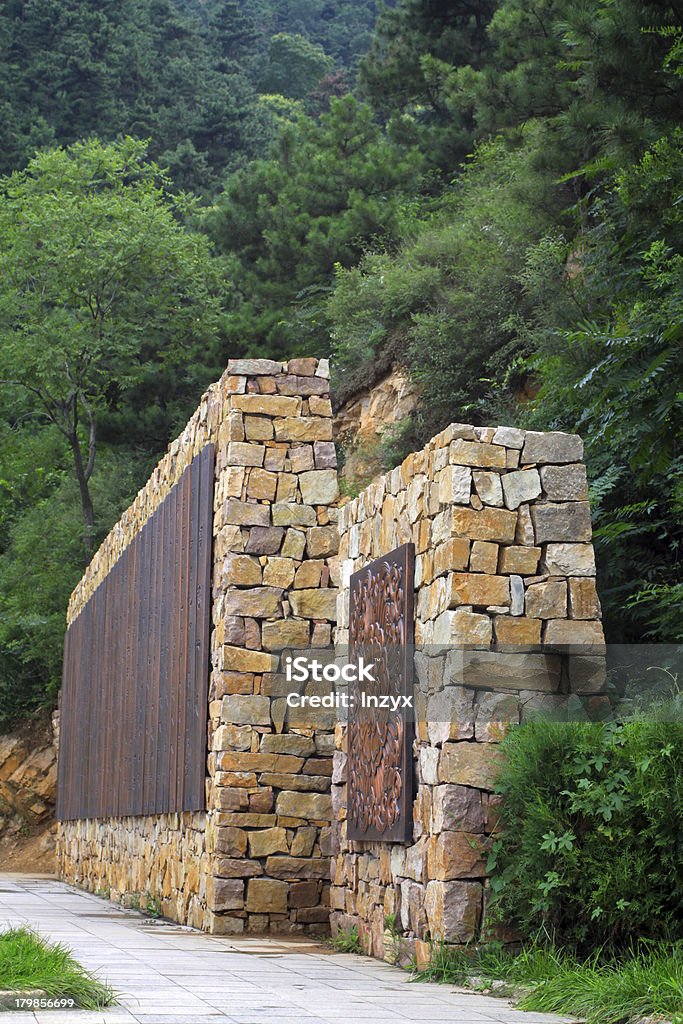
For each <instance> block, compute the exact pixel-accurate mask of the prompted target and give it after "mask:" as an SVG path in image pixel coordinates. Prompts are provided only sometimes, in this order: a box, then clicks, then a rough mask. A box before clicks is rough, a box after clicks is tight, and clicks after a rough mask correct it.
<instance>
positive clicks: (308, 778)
mask: <svg viewBox="0 0 683 1024" xmlns="http://www.w3.org/2000/svg"><path fill="white" fill-rule="evenodd" d="M261 783H262V785H264V786H274V787H275V788H276V789H286V790H293V791H294V792H297V793H329V791H330V778H329V776H328V775H291V774H287V773H286V772H264V773H263V775H262V776H261Z"/></svg>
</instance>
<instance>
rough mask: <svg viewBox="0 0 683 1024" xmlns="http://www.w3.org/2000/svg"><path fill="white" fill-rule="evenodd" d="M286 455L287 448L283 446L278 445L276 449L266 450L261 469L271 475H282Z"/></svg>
mask: <svg viewBox="0 0 683 1024" xmlns="http://www.w3.org/2000/svg"><path fill="white" fill-rule="evenodd" d="M286 455H287V446H286V445H284V444H281V445H278V446H277V447H276V448H272V447H271V448H266V457H265V459H264V460H263V468H264V469H268V470H270V471H271V472H272V473H282V471H283V469H284V468H285V458H286Z"/></svg>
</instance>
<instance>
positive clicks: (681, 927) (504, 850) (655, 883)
mask: <svg viewBox="0 0 683 1024" xmlns="http://www.w3.org/2000/svg"><path fill="white" fill-rule="evenodd" d="M662 717H663V716H662ZM504 749H505V751H506V754H507V758H506V763H505V765H504V767H503V768H502V770H501V773H500V776H499V783H498V791H499V792H500V793H501V794H502V795H503V796H504V798H505V802H504V808H503V812H502V819H501V829H502V832H501V836H500V838H498V839H497V840H496V842H495V843H494V845H493V849H492V852H491V857H490V863H489V868H490V869H491V870H492V872H493V877H492V880H491V886H492V891H493V901H492V912H493V916H494V917H498V918H500V919H504V920H505V921H506V922H507V923H509V924H512V925H513V926H516V927H518V928H519V929H520V930H521V932H522V934H523V935H525V936H530V935H533V934H535V933H538V932H539V930H541V931H543V932H545V933H546V934H550V935H553V936H554V937H555V938H556V940H557V941H558V942H561V943H566V944H569V945H571V946H572V947H574V948H575V949H577V950H579V951H581V950H593V949H595V948H596V947H597V946H607V947H612V948H621V947H624V946H627V945H628V944H629V943H630V942H633V941H636V940H639V939H651V938H652V939H654V938H657V939H662V938H667V939H671V940H680V939H683V875H681V871H680V856H681V820H682V818H683V781H682V779H683V724H682V723H681V722H680V720H678V721H677V720H673V721H670V720H669V721H667V720H661V721H660V720H656V719H655V718H652V719H650V720H648V719H645V718H634V719H633V720H630V721H628V722H626V723H624V724H622V725H618V724H615V723H608V724H594V723H584V722H582V723H551V722H545V721H543V722H541V721H537V722H533V723H529V724H528V725H526V726H524V727H521V728H519V729H515V730H513V731H512V732H511V733H510V734H509V735H508V737H507V738H506V740H505V742H504Z"/></svg>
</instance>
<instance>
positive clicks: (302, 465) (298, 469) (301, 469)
mask: <svg viewBox="0 0 683 1024" xmlns="http://www.w3.org/2000/svg"><path fill="white" fill-rule="evenodd" d="M289 461H290V464H291V467H292V473H305V472H306V471H307V470H310V469H315V462H314V459H313V445H311V444H299V445H296V446H295V447H293V448H290V449H289Z"/></svg>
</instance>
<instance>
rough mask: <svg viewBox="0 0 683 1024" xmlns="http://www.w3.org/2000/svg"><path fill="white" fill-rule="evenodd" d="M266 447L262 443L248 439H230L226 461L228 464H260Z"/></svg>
mask: <svg viewBox="0 0 683 1024" xmlns="http://www.w3.org/2000/svg"><path fill="white" fill-rule="evenodd" d="M265 454H266V449H265V448H264V447H263V445H262V444H253V442H248V441H230V443H229V444H228V452H227V462H228V465H230V466H262V465H263V459H264V456H265Z"/></svg>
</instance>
